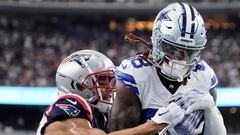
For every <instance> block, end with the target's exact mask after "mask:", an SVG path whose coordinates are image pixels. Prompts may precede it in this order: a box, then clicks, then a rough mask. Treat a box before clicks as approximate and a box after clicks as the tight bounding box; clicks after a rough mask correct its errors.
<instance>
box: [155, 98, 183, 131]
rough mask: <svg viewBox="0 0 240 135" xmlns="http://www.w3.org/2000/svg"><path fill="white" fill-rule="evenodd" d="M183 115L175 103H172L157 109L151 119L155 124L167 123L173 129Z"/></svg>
mask: <svg viewBox="0 0 240 135" xmlns="http://www.w3.org/2000/svg"><path fill="white" fill-rule="evenodd" d="M184 114H185V112H184V110H183V109H182V108H181V107H180V106H178V105H177V104H176V103H174V102H172V103H170V104H169V105H168V106H167V107H162V108H160V109H158V111H157V112H156V114H155V115H154V116H153V117H152V121H154V122H155V123H157V124H161V123H167V124H169V126H171V127H174V126H175V125H177V124H178V123H179V122H181V121H182V119H183V117H184Z"/></svg>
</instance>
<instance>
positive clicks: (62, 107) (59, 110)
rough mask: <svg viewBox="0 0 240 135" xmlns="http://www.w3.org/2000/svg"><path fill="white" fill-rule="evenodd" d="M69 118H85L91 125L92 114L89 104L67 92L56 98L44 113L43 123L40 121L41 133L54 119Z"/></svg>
mask: <svg viewBox="0 0 240 135" xmlns="http://www.w3.org/2000/svg"><path fill="white" fill-rule="evenodd" d="M69 118H82V119H87V120H88V121H89V122H90V123H91V125H92V126H93V115H92V111H91V108H90V105H89V104H88V103H87V102H86V101H85V100H84V99H83V98H82V97H80V96H78V95H75V94H67V95H64V96H61V97H59V98H58V100H57V101H55V102H54V103H53V104H52V105H51V106H49V108H48V109H47V110H46V112H45V114H44V119H42V120H45V123H42V121H41V122H40V125H39V126H41V130H40V131H41V133H43V132H44V129H45V128H46V126H47V125H49V124H50V123H52V122H54V121H62V120H66V119H69Z"/></svg>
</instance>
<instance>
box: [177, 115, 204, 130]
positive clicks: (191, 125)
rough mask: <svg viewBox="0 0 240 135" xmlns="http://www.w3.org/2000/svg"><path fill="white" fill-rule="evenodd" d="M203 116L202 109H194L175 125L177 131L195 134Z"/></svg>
mask: <svg viewBox="0 0 240 135" xmlns="http://www.w3.org/2000/svg"><path fill="white" fill-rule="evenodd" d="M202 116H203V112H202V111H194V112H192V113H190V114H189V115H185V116H184V118H183V120H182V121H181V122H180V123H179V124H177V125H176V126H175V127H174V129H175V131H176V132H177V133H181V134H183V135H193V134H195V133H196V129H197V126H198V125H199V123H200V120H201V118H202Z"/></svg>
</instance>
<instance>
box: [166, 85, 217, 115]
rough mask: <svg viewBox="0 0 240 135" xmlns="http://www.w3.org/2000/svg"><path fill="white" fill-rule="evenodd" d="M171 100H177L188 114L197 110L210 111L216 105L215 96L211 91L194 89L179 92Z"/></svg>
mask: <svg viewBox="0 0 240 135" xmlns="http://www.w3.org/2000/svg"><path fill="white" fill-rule="evenodd" d="M170 101H175V102H176V103H177V104H178V105H180V106H181V107H182V108H183V109H185V110H186V115H189V114H190V113H191V112H194V111H196V110H203V111H204V112H205V113H206V112H209V111H210V109H211V108H213V106H215V103H214V100H213V97H212V96H211V95H210V93H203V92H202V91H200V90H197V89H192V90H189V91H183V92H179V93H177V94H175V95H173V96H172V97H171V98H170Z"/></svg>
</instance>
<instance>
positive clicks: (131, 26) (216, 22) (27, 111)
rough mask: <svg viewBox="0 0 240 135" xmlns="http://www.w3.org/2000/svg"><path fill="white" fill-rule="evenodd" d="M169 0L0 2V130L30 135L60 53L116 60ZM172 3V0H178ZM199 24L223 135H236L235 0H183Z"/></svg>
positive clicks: (239, 35)
mask: <svg viewBox="0 0 240 135" xmlns="http://www.w3.org/2000/svg"><path fill="white" fill-rule="evenodd" d="M171 2H176V0H0V85H1V87H0V135H34V133H35V130H36V128H37V126H38V122H39V121H40V119H41V116H42V113H43V111H44V110H45V109H46V107H47V105H48V104H49V103H51V102H52V100H53V99H54V98H56V89H55V87H54V86H55V82H54V81H55V80H54V79H55V71H56V68H57V66H58V64H59V62H60V61H61V60H62V58H64V57H65V56H66V55H68V54H70V53H71V52H73V51H76V50H79V49H96V50H99V51H101V52H103V53H104V54H106V55H107V56H109V57H110V58H111V59H112V60H113V62H114V63H115V64H116V65H118V64H119V63H120V61H121V60H123V59H124V58H126V57H128V56H131V55H134V54H135V53H136V52H137V51H139V50H141V48H139V47H136V46H131V45H128V44H126V43H124V40H123V37H124V34H125V33H128V32H133V33H135V34H137V35H139V36H141V37H143V38H145V39H146V40H150V36H151V29H152V25H153V22H152V21H153V20H154V17H155V16H156V15H157V13H158V11H160V10H161V9H162V8H163V7H164V6H166V5H167V4H169V3H171ZM178 2H179V1H178ZM181 2H188V3H192V5H194V6H196V7H197V9H198V10H199V11H200V13H201V14H202V15H203V17H204V20H205V21H206V27H207V29H208V32H207V36H208V42H207V45H206V49H205V51H204V54H203V59H205V60H206V61H207V62H208V63H209V64H210V65H211V66H212V67H213V68H214V70H215V72H216V74H217V76H218V78H219V85H218V89H217V90H218V92H219V95H218V101H217V103H218V106H219V108H220V111H221V113H222V115H223V117H224V121H225V125H226V127H227V131H228V134H229V135H233V134H234V135H237V134H240V109H239V106H240V31H239V30H240V23H239V21H240V1H239V0H192V1H190V0H188V1H181Z"/></svg>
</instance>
